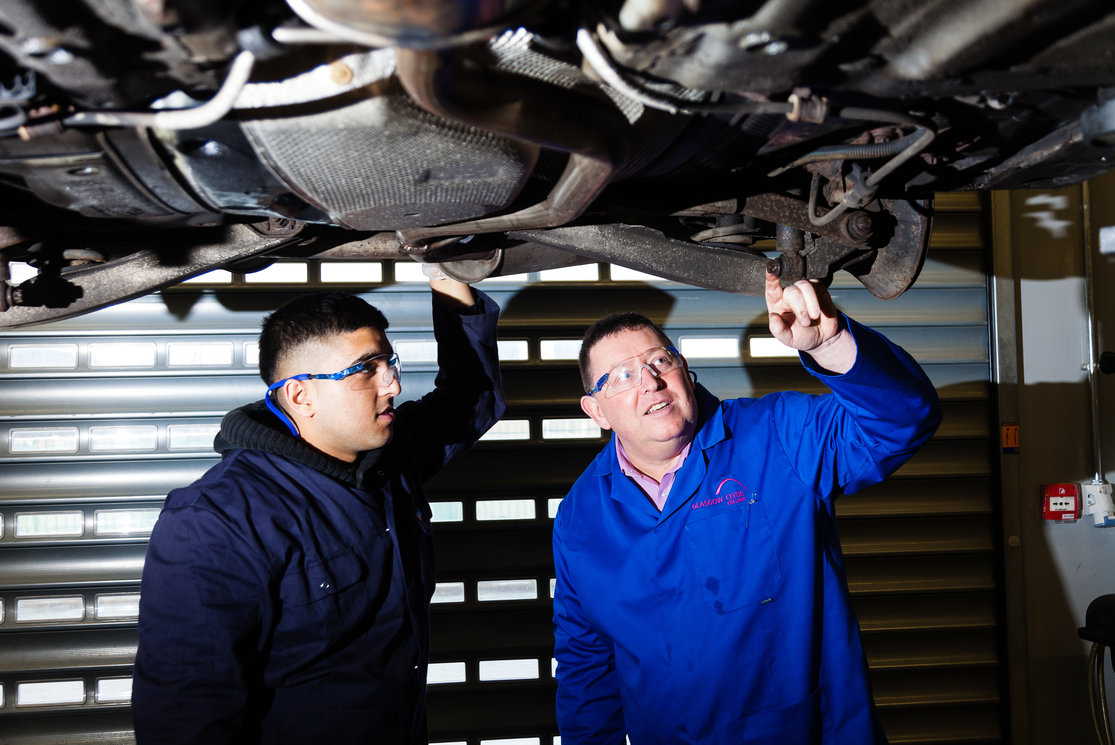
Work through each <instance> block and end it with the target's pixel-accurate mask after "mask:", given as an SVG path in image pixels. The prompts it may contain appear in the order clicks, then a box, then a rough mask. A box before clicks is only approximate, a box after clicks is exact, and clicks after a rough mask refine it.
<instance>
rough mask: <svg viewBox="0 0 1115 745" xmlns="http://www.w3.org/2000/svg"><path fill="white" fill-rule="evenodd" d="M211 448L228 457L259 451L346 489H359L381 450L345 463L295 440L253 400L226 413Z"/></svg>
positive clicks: (272, 415)
mask: <svg viewBox="0 0 1115 745" xmlns="http://www.w3.org/2000/svg"><path fill="white" fill-rule="evenodd" d="M213 449H214V450H216V451H217V452H218V453H220V454H221V456H222V457H224V456H227V455H228V454H229V453H231V452H232V451H234V450H262V451H264V452H267V453H271V454H273V455H278V456H280V457H282V458H286V459H287V460H292V461H295V462H297V463H301V464H302V465H305V466H309V467H310V468H312V469H314V470H315V471H320V472H321V473H323V474H325V475H326V476H330V477H332V478H334V479H336V480H338V481H340V482H342V483H344V484H348V485H349V486H358V485H359V484H360V482H361V481H362V477H363V474H364V473H365V472H367V470H368V469H369V468H371V467H372V466H373V465H375V463H376V461H378V460H379V456H380V454H381V453H382V452H383V451H382V450H369V451H367V452H365V453H362V454H361V457H360V458H358V459H357V461H356V463H345V462H343V461H339V460H337V459H336V458H333V457H330V456H328V455H326V454H325V453H323V452H321V451H320V450H317V449H316V448H313V447H311V446H310V445H308V444H306V442H305V441H304V440H302V439H301V438H298V437H294V436H292V435H291V434H290V431H289V430H287V429H286V427H285V426H284V425H283V424H282V422H280V421H279V420H278V419H277V418H276V417H275V415H274V414H272V413H271V412H270V411H269V410H268V409H267V407H266V405H264V403H263V401H262V400H260V401H255V402H253V403H250V404H246V405H244V406H241V407H240V408H238V409H233V410H232V411H230V412H228V413H227V414H225V416H224V419H222V420H221V429H220V431H219V432H217V436H216V437H215V438H214V439H213Z"/></svg>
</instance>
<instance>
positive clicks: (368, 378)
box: [348, 357, 402, 390]
mask: <svg viewBox="0 0 1115 745" xmlns="http://www.w3.org/2000/svg"><path fill="white" fill-rule="evenodd" d="M394 359H395V360H396V361H395V364H388V359H387V358H386V357H374V358H372V359H370V360H367V361H365V362H364V364H363V365H361V367H360V369H359V370H357V371H356V372H354V373H353V374H352V375H350V376H348V380H350V381H351V385H352V387H353V388H354V389H356V390H361V389H364V388H375V387H378V386H388V385H391V382H392V381H395V380H399V381H401V380H402V373H401V372H400V371H399V363H398V358H394Z"/></svg>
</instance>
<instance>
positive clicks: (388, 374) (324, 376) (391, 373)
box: [263, 354, 403, 437]
mask: <svg viewBox="0 0 1115 745" xmlns="http://www.w3.org/2000/svg"><path fill="white" fill-rule="evenodd" d="M402 379H403V372H402V369H401V368H400V367H399V355H397V354H377V355H376V356H375V357H369V358H368V359H366V360H364V361H363V362H357V363H356V364H355V365H353V366H352V367H346V368H345V369H344V370H341V371H340V372H335V373H302V374H300V375H291V376H290V377H289V378H283V379H282V380H280V381H278V382H275V383H272V384H271V385H269V386H268V387H267V393H266V394H265V395H264V396H263V401H264V403H266V404H267V408H268V409H270V410H271V413H272V414H274V415H275V416H277V417H279V419H280V420H281V421H282V422H283V424H285V425H286V426H287V429H289V430H290V432H291V434H292V435H294V436H295V437H298V429H297V428H296V427H295V426H294V422H292V421H291V420H290V417H288V416H287V415H286V413H285V412H283V410H282V409H280V408H279V407H278V406H276V405H275V402H274V400H273V396H272V394H273V393H274V392H275V391H277V390H278V389H280V388H282V387H283V384H284V383H286V382H287V381H288V380H348V381H349V382H348V386H349V387H350V388H351V389H352V390H355V391H359V390H364V389H366V388H386V387H387V386H389V385H391V383H393V382H394V381H396V380H398V381H399V382H400V383H401V382H402Z"/></svg>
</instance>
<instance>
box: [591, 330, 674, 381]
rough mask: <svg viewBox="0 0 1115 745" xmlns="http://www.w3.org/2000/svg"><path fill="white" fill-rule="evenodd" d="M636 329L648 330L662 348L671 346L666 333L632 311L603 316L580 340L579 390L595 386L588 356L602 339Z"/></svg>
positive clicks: (671, 343)
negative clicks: (652, 333)
mask: <svg viewBox="0 0 1115 745" xmlns="http://www.w3.org/2000/svg"><path fill="white" fill-rule="evenodd" d="M636 329H650V330H651V331H653V332H654V334H655V336H657V337H658V340H659V341H661V342H662V346H664V347H669V346H673V342H672V341H670V337H668V336H666V332H665V331H663V330H662V328H661V327H660V326H659V325H658V324H657V323H655V322H654V321H652V320H650V319H649V318H647V317H646V316H644V315H643V314H642V313H635V312H633V311H624V312H621V313H612V314H611V315H607V316H604V317H603V318H601V319H600V320H599V321H597V322H596V323H594V324H592V325H591V326H589V327H588V331H586V332H585V336H584V338H583V339H582V340H581V354H580V356H579V357H578V359H577V361H578V364H579V365H580V368H581V390H582V391H587V390H589V389H590V388H592V386H594V385H595V384H596V381H595V380H593V379H592V377H591V376H592V372H591V371H590V370H589V367H588V356H589V353H590V352H592V348H593V347H595V346H596V344H597V343H598V342H599V341H600V340H601V339H603V338H605V337H608V336H612V335H613V334H618V333H619V332H621V331H633V330H636Z"/></svg>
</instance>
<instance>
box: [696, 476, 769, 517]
mask: <svg viewBox="0 0 1115 745" xmlns="http://www.w3.org/2000/svg"><path fill="white" fill-rule="evenodd" d="M756 496H757V495H756ZM747 499H748V493H747V487H746V486H744V484H743V483H742V482H740V481H738V480H736V479H733V478H731V477H729V478H726V479H724V480H722V481H721V482H720V483H719V484H717V486H716V495H715V496H713V497H712V498H711V499H702V500H699V501H696V502H694V503H693V506H692V507H690V509H693V510H699V509H701V508H702V507H711V506H713V505H717V504H739V503H740V502H745V501H747ZM751 501H752V502H753V501H755V500H754V499H752V500H751Z"/></svg>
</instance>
